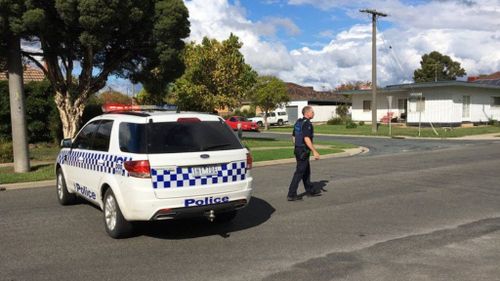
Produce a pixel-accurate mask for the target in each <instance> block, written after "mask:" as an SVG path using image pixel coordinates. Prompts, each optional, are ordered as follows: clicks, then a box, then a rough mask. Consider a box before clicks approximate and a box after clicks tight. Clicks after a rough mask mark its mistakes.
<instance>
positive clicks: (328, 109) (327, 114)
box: [312, 105, 337, 122]
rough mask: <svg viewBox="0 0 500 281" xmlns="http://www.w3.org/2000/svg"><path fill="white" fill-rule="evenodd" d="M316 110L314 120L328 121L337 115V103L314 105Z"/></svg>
mask: <svg viewBox="0 0 500 281" xmlns="http://www.w3.org/2000/svg"><path fill="white" fill-rule="evenodd" d="M312 108H313V110H314V119H313V121H314V122H326V121H328V120H330V119H332V118H333V117H336V116H337V113H336V110H337V106H336V105H312Z"/></svg>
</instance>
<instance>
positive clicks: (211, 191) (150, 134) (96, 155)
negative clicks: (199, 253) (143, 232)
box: [56, 105, 252, 238]
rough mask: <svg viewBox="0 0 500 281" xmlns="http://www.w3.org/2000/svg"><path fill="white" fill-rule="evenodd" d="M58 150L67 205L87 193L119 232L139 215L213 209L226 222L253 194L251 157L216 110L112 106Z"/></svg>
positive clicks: (160, 216) (111, 230)
mask: <svg viewBox="0 0 500 281" xmlns="http://www.w3.org/2000/svg"><path fill="white" fill-rule="evenodd" d="M104 110H105V111H108V113H105V114H103V115H101V116H98V117H95V118H93V119H92V120H90V121H89V122H88V123H87V124H86V125H85V126H84V127H83V128H82V129H81V130H80V132H79V133H78V134H77V136H76V137H75V138H74V139H65V140H63V141H62V149H61V152H60V153H59V155H58V157H57V162H56V175H57V195H58V199H59V202H60V203H61V204H62V205H68V204H72V203H75V201H76V199H77V198H76V197H77V196H78V197H82V198H84V199H86V200H88V201H90V202H92V203H94V204H96V205H97V206H99V207H100V208H101V209H102V210H103V217H104V225H105V228H106V231H107V232H108V234H109V235H110V236H111V237H113V238H121V237H127V236H129V235H130V234H131V233H132V230H133V222H134V221H150V220H166V219H175V218H183V217H191V216H207V218H209V219H210V220H211V221H214V220H215V221H221V222H227V221H230V220H232V219H233V218H234V217H235V216H236V212H237V210H238V209H240V208H243V207H245V206H246V205H247V204H248V202H249V200H250V197H251V191H252V187H251V186H252V177H251V174H250V169H251V168H252V157H251V155H250V153H249V151H248V150H247V149H246V148H245V147H244V146H243V145H242V144H241V142H240V141H239V140H238V138H237V137H236V136H235V134H234V133H233V131H232V130H231V129H230V128H229V127H228V126H227V125H226V123H225V121H224V120H223V119H222V118H220V117H218V116H215V115H209V114H201V113H176V112H166V111H158V110H151V109H145V108H140V107H137V106H118V105H107V106H105V107H104Z"/></svg>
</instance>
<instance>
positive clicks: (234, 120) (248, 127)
mask: <svg viewBox="0 0 500 281" xmlns="http://www.w3.org/2000/svg"><path fill="white" fill-rule="evenodd" d="M226 124H228V125H229V127H231V129H233V130H238V124H241V130H243V131H258V130H259V125H257V123H255V122H252V121H249V120H248V119H247V118H245V117H242V116H233V117H229V118H227V119H226Z"/></svg>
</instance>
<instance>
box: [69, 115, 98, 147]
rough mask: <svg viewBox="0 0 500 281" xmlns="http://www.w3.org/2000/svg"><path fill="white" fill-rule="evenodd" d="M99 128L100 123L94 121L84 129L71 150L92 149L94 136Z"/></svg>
mask: <svg viewBox="0 0 500 281" xmlns="http://www.w3.org/2000/svg"><path fill="white" fill-rule="evenodd" d="M98 126H99V121H94V122H92V123H89V124H87V125H86V126H85V127H83V129H82V130H81V131H80V133H79V134H78V135H77V136H76V138H75V141H74V142H73V145H72V146H71V148H78V149H90V145H91V143H92V136H93V134H94V133H95V131H96V130H97V127H98Z"/></svg>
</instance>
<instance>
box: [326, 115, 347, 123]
mask: <svg viewBox="0 0 500 281" xmlns="http://www.w3.org/2000/svg"><path fill="white" fill-rule="evenodd" d="M326 124H328V125H342V124H344V120H342V118H340V117H334V118H332V119H330V120H328V121H327V122H326Z"/></svg>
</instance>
